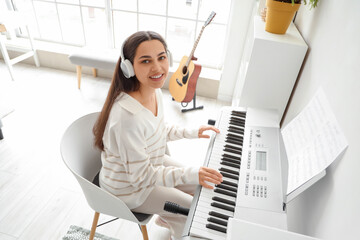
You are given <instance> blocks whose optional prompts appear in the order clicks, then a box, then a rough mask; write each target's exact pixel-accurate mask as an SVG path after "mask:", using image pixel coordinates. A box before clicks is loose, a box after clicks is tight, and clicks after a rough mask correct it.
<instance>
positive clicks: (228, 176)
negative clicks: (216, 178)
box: [220, 171, 239, 180]
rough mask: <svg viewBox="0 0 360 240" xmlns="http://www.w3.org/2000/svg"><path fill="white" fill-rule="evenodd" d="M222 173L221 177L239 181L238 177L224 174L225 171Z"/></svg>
mask: <svg viewBox="0 0 360 240" xmlns="http://www.w3.org/2000/svg"><path fill="white" fill-rule="evenodd" d="M220 173H221V175H223V177H227V178H231V179H234V180H239V177H238V176H235V175H232V174H229V173H226V172H223V171H220Z"/></svg>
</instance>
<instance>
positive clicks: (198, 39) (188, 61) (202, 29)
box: [185, 26, 205, 67]
mask: <svg viewBox="0 0 360 240" xmlns="http://www.w3.org/2000/svg"><path fill="white" fill-rule="evenodd" d="M204 29H205V26H203V27H202V28H201V31H200V33H199V36H198V38H197V39H196V41H195V43H194V47H193V48H192V50H191V53H190V55H189V58H188V59H187V61H186V63H185V66H186V67H188V66H189V63H190V61H191V59H192V57H193V56H194V52H195V49H196V47H197V45H198V43H199V41H200V38H201V35H202V33H203V31H204Z"/></svg>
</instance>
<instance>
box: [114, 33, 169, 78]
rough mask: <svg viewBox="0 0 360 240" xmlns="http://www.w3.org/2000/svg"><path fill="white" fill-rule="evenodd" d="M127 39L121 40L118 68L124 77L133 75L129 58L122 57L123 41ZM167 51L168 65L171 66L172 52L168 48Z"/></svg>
mask: <svg viewBox="0 0 360 240" xmlns="http://www.w3.org/2000/svg"><path fill="white" fill-rule="evenodd" d="M126 41H127V39H126V40H125V41H124V42H123V44H122V46H121V53H120V54H121V55H120V57H121V63H120V68H121V71H122V72H123V74H124V76H125V77H126V78H131V77H133V76H135V71H134V67H133V65H132V64H131V62H130V60H129V59H125V57H124V45H125V42H126ZM166 53H167V56H168V59H169V64H170V67H172V65H173V59H172V54H171V52H170V51H169V50H167V51H166Z"/></svg>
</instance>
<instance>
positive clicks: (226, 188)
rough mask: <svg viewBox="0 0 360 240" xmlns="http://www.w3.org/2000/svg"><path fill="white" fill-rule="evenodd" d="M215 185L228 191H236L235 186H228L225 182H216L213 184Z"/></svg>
mask: <svg viewBox="0 0 360 240" xmlns="http://www.w3.org/2000/svg"><path fill="white" fill-rule="evenodd" d="M215 187H217V188H221V189H225V190H228V191H230V192H234V193H237V188H233V187H230V186H228V185H226V184H217V185H215Z"/></svg>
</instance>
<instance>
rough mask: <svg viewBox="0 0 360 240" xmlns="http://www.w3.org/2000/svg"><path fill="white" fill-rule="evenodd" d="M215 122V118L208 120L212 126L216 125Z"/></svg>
mask: <svg viewBox="0 0 360 240" xmlns="http://www.w3.org/2000/svg"><path fill="white" fill-rule="evenodd" d="M215 122H216V121H215V120H213V119H209V120H208V124H209V125H212V126H215Z"/></svg>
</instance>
